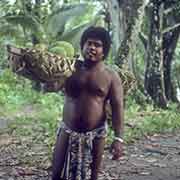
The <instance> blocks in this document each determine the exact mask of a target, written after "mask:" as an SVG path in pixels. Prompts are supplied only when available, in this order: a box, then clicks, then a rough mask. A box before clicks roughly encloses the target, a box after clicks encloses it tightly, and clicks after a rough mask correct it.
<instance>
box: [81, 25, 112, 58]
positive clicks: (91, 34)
mask: <svg viewBox="0 0 180 180" xmlns="http://www.w3.org/2000/svg"><path fill="white" fill-rule="evenodd" d="M88 38H95V39H98V40H101V41H102V43H103V53H104V59H105V58H106V57H107V55H108V53H109V50H110V46H111V37H110V35H109V32H108V31H107V30H106V29H105V28H103V27H94V26H90V27H89V28H87V29H86V30H85V31H84V32H83V34H82V36H81V41H80V46H81V50H82V49H83V46H84V44H85V42H86V41H87V39H88Z"/></svg>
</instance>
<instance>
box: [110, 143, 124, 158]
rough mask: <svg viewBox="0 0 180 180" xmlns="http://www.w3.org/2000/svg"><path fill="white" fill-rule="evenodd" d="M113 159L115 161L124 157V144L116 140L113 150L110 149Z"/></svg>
mask: <svg viewBox="0 0 180 180" xmlns="http://www.w3.org/2000/svg"><path fill="white" fill-rule="evenodd" d="M110 151H111V153H112V155H113V157H112V159H113V160H118V159H119V158H120V157H122V155H123V144H122V143H121V142H120V141H117V140H114V141H113V143H112V145H111V149H110Z"/></svg>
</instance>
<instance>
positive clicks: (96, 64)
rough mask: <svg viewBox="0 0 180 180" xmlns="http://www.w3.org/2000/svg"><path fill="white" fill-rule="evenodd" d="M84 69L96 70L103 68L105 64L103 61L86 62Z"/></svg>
mask: <svg viewBox="0 0 180 180" xmlns="http://www.w3.org/2000/svg"><path fill="white" fill-rule="evenodd" d="M83 64H84V67H86V68H87V69H92V68H93V69H94V68H98V67H101V66H102V65H103V64H104V62H103V61H98V62H92V61H89V60H84V63H83Z"/></svg>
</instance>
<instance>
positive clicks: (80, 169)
mask: <svg viewBox="0 0 180 180" xmlns="http://www.w3.org/2000/svg"><path fill="white" fill-rule="evenodd" d="M61 129H63V130H64V132H65V133H67V134H68V135H69V142H68V149H67V152H66V157H65V162H64V167H63V170H62V172H61V178H62V179H64V180H90V178H91V163H92V150H93V140H94V139H95V138H105V137H106V136H107V124H106V123H105V124H104V125H103V126H101V127H99V128H97V129H94V130H92V131H88V132H85V133H79V132H76V131H73V130H71V129H70V128H69V127H68V126H67V125H66V124H65V123H64V122H61V126H60V128H59V130H58V133H60V131H61Z"/></svg>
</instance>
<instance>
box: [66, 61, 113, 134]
mask: <svg viewBox="0 0 180 180" xmlns="http://www.w3.org/2000/svg"><path fill="white" fill-rule="evenodd" d="M110 84H111V76H110V71H109V70H108V69H107V68H106V67H105V65H104V64H103V63H101V64H99V65H97V66H95V67H92V68H85V67H84V66H83V65H81V66H80V67H79V68H78V69H77V70H76V72H74V73H73V74H72V76H71V77H69V78H68V79H67V81H66V86H65V89H66V97H65V104H64V111H63V120H64V122H65V123H66V124H67V125H68V126H69V127H70V128H71V129H73V130H76V131H79V132H84V131H89V130H92V129H95V128H98V127H100V126H101V125H103V124H104V122H105V120H106V114H105V105H106V102H107V98H108V93H109V88H110Z"/></svg>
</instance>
